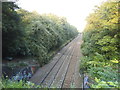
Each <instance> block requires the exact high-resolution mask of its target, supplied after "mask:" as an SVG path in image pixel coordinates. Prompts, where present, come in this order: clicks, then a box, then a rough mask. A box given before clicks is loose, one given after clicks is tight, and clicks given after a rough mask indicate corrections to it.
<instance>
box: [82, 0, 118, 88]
mask: <svg viewBox="0 0 120 90" xmlns="http://www.w3.org/2000/svg"><path fill="white" fill-rule="evenodd" d="M118 4H119V2H112V1H110V0H108V1H107V2H104V3H103V4H102V5H101V6H100V7H97V9H95V12H94V13H92V14H90V15H89V17H88V18H87V25H86V28H85V30H84V33H83V41H84V42H83V44H82V46H81V48H82V53H83V55H84V57H83V58H82V61H81V69H82V68H83V69H84V70H86V72H87V73H88V74H89V75H90V76H91V77H94V78H95V77H96V78H97V79H100V82H99V83H98V84H96V85H92V87H98V88H108V87H110V86H109V85H108V84H106V82H111V83H114V85H113V87H116V85H118V84H117V83H116V82H118V75H119V74H118V61H119V60H120V42H119V41H120V30H119V29H118V25H119V23H118ZM102 80H103V81H102Z"/></svg>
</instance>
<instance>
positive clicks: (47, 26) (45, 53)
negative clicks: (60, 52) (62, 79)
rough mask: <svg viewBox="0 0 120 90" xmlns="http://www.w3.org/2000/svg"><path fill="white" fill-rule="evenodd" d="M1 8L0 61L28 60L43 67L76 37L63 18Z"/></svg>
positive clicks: (7, 6)
mask: <svg viewBox="0 0 120 90" xmlns="http://www.w3.org/2000/svg"><path fill="white" fill-rule="evenodd" d="M2 5H3V8H4V9H2V13H3V15H2V19H3V22H2V26H3V27H2V33H3V34H2V35H3V39H2V41H3V45H2V47H3V49H2V52H3V57H15V56H31V57H34V58H35V59H36V60H38V61H39V63H40V65H43V64H45V63H47V62H48V61H49V60H50V58H51V56H52V55H53V54H54V53H55V51H56V50H57V49H58V48H60V47H61V46H62V45H63V44H65V43H66V42H68V41H69V40H71V39H73V38H74V37H75V36H76V35H77V34H78V32H77V29H76V28H75V27H74V26H72V25H70V24H69V23H68V22H67V20H66V19H65V18H64V17H58V16H56V15H52V14H43V15H40V14H38V13H37V12H28V11H26V10H23V9H21V8H19V7H18V6H17V5H16V4H15V3H14V2H3V3H2Z"/></svg>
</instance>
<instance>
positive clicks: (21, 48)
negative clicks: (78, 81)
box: [0, 0, 120, 88]
mask: <svg viewBox="0 0 120 90" xmlns="http://www.w3.org/2000/svg"><path fill="white" fill-rule="evenodd" d="M115 1H116V2H113V0H108V1H107V2H104V3H102V4H101V5H100V6H96V8H95V10H94V13H91V14H90V15H89V16H88V17H87V19H86V20H87V25H86V27H85V29H84V32H83V34H82V36H83V37H82V39H83V43H82V45H81V50H82V53H83V57H80V60H81V62H80V71H83V73H84V74H85V75H88V77H89V78H90V82H89V83H88V85H89V86H90V87H91V88H118V86H119V85H118V84H119V83H118V82H119V77H120V75H119V71H118V68H119V60H120V29H119V24H120V23H119V14H118V12H119V10H120V7H119V2H117V0H115ZM2 8H4V9H2V55H3V58H5V57H27V56H29V57H33V58H35V60H38V62H39V64H40V66H42V65H44V64H46V63H48V62H49V60H50V59H51V57H52V56H53V55H54V54H55V53H56V52H57V50H59V49H60V48H61V47H63V46H64V45H65V44H67V43H68V42H70V40H72V39H73V38H75V37H76V36H77V34H78V31H77V29H76V28H75V27H74V26H72V25H70V24H69V23H68V22H67V20H66V18H64V17H58V16H56V15H53V14H42V15H40V14H38V13H37V12H35V11H34V12H28V11H26V10H24V9H22V8H20V7H18V5H16V4H15V3H14V2H3V3H2ZM6 82H7V84H6ZM0 85H1V86H2V87H4V88H11V87H12V88H16V87H17V88H18V87H19V88H26V87H27V88H31V87H40V86H34V84H32V83H31V84H29V85H27V83H26V84H25V83H24V82H23V81H20V82H16V83H14V82H12V81H10V80H8V81H5V82H3V85H2V84H1V83H0ZM119 88H120V87H119Z"/></svg>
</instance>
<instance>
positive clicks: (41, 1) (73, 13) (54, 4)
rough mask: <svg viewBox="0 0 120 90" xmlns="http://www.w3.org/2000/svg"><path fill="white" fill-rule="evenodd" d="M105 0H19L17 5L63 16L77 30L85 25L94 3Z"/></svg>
mask: <svg viewBox="0 0 120 90" xmlns="http://www.w3.org/2000/svg"><path fill="white" fill-rule="evenodd" d="M103 1H106V0H19V1H18V5H19V6H20V7H22V8H23V9H25V10H28V11H37V12H38V13H40V14H43V13H53V14H55V15H58V16H64V17H66V18H67V20H68V22H69V23H70V24H72V25H74V26H75V27H76V28H77V29H78V30H79V31H82V30H83V29H84V27H85V24H86V21H85V18H86V17H87V16H88V15H89V13H91V12H92V11H93V9H94V6H95V5H99V4H100V3H101V2H103Z"/></svg>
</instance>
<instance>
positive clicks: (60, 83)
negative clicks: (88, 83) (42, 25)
mask: <svg viewBox="0 0 120 90" xmlns="http://www.w3.org/2000/svg"><path fill="white" fill-rule="evenodd" d="M81 42H82V36H81V35H78V36H77V37H76V38H75V39H74V40H72V41H71V42H70V43H69V44H68V45H66V46H65V47H64V48H62V49H61V50H60V51H59V52H58V53H57V54H56V55H55V56H54V58H53V59H52V60H51V61H50V62H49V63H48V64H46V65H44V66H43V67H41V68H39V69H38V71H37V72H36V73H35V74H34V75H33V77H32V78H31V79H30V81H31V82H33V83H35V84H38V85H41V86H43V87H49V88H71V87H74V88H82V77H80V75H79V65H80V56H81V52H80V44H81Z"/></svg>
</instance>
